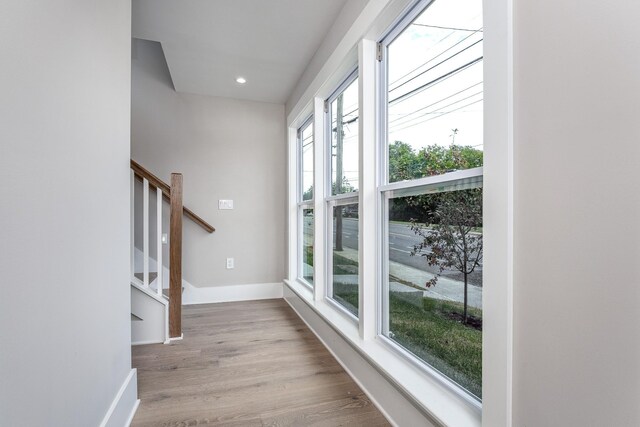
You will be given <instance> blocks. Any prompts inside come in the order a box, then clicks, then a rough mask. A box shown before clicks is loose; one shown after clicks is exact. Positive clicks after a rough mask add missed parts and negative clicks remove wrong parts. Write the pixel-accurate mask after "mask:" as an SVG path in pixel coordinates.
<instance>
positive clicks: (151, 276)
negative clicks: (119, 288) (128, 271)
mask: <svg viewBox="0 0 640 427" xmlns="http://www.w3.org/2000/svg"><path fill="white" fill-rule="evenodd" d="M133 275H134V276H135V277H136V278H137V279H139V280H140V281H142V280H143V279H144V273H133ZM156 277H158V273H157V272H155V271H150V272H149V283H151V282H153V281H154V280H156Z"/></svg>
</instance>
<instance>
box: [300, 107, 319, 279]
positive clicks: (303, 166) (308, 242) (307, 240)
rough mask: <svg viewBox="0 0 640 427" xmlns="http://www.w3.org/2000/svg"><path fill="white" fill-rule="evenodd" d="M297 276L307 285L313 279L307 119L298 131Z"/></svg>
mask: <svg viewBox="0 0 640 427" xmlns="http://www.w3.org/2000/svg"><path fill="white" fill-rule="evenodd" d="M297 146H298V165H299V166H298V230H299V235H300V239H299V245H300V246H299V250H298V254H299V255H298V276H299V278H301V279H302V280H303V281H304V282H306V283H307V284H309V285H313V278H314V274H313V271H314V262H313V261H314V238H315V235H314V206H313V200H314V186H313V172H314V165H313V162H314V158H313V150H314V140H313V120H312V118H309V119H308V120H307V121H306V122H305V123H304V124H303V125H302V126H301V127H300V129H298V138H297Z"/></svg>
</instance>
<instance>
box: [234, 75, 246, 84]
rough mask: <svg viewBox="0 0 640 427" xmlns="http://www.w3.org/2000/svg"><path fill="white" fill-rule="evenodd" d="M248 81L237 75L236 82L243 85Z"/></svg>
mask: <svg viewBox="0 0 640 427" xmlns="http://www.w3.org/2000/svg"><path fill="white" fill-rule="evenodd" d="M246 82H247V79H245V78H244V77H236V83H240V84H241V85H243V84H245V83H246Z"/></svg>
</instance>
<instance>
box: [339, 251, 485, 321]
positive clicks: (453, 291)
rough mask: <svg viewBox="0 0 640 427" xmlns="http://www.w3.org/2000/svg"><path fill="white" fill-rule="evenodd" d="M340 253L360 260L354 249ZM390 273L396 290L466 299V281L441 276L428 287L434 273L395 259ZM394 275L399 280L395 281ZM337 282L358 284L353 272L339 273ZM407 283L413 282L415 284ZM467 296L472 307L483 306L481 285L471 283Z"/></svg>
mask: <svg viewBox="0 0 640 427" xmlns="http://www.w3.org/2000/svg"><path fill="white" fill-rule="evenodd" d="M338 255H340V256H342V257H344V258H347V259H348V260H350V261H355V262H358V252H357V251H356V250H354V249H350V248H347V247H345V248H344V250H343V251H342V252H338ZM389 275H390V276H392V279H391V281H390V282H389V287H390V289H391V290H392V291H394V292H416V291H422V295H423V296H425V297H429V298H435V299H441V300H447V301H456V302H463V301H464V282H461V281H458V280H453V279H449V278H447V277H443V276H440V278H439V279H438V282H437V283H436V284H435V285H434V286H431V287H430V288H427V287H426V286H425V283H426V282H427V281H428V280H431V279H432V278H433V277H434V275H433V274H432V273H429V272H428V271H423V270H419V269H417V268H414V267H411V266H408V265H404V264H401V263H399V262H395V261H389ZM394 277H395V278H396V279H397V280H398V281H394V280H393V278H394ZM335 282H336V283H341V284H345V285H347V284H357V276H356V275H351V274H348V275H339V276H336V277H335ZM401 282H404V283H401ZM405 283H409V284H412V285H413V286H409V285H407V284H405ZM416 288H417V289H416ZM467 297H468V304H469V306H470V307H475V308H480V309H481V308H482V288H481V287H479V286H475V285H471V284H469V287H468V295H467Z"/></svg>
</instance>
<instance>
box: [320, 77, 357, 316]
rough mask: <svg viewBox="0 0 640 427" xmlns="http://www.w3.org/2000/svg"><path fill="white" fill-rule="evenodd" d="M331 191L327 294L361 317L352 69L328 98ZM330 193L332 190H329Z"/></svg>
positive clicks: (355, 98) (355, 120)
mask: <svg viewBox="0 0 640 427" xmlns="http://www.w3.org/2000/svg"><path fill="white" fill-rule="evenodd" d="M326 106H327V108H326V112H327V114H326V116H327V117H326V123H327V133H326V135H327V144H328V153H327V154H328V155H329V156H330V159H331V161H330V162H328V163H329V168H330V170H329V172H328V174H327V175H328V178H329V179H330V181H331V182H330V184H331V186H330V188H331V192H330V195H329V196H328V197H327V198H326V203H327V212H328V215H329V218H330V221H329V222H328V224H327V242H328V246H329V248H330V251H331V256H330V257H329V259H328V262H327V264H328V273H329V274H328V275H327V276H328V286H327V296H329V298H330V299H332V300H333V301H335V302H336V303H338V304H339V305H340V306H341V307H342V308H344V309H346V311H347V312H348V313H350V314H352V315H353V316H355V317H358V298H359V296H358V295H359V291H358V286H359V277H360V275H359V257H358V238H359V234H358V232H359V218H360V215H359V212H358V187H359V181H358V179H359V171H358V164H359V152H358V145H359V141H358V114H359V108H358V79H357V71H355V72H353V73H352V74H351V75H350V76H349V77H348V78H347V79H346V80H345V81H344V82H343V83H342V84H341V85H340V87H338V90H336V91H335V93H334V94H333V95H332V96H331V97H330V98H329V99H328V100H327V102H326ZM327 193H329V192H327Z"/></svg>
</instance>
